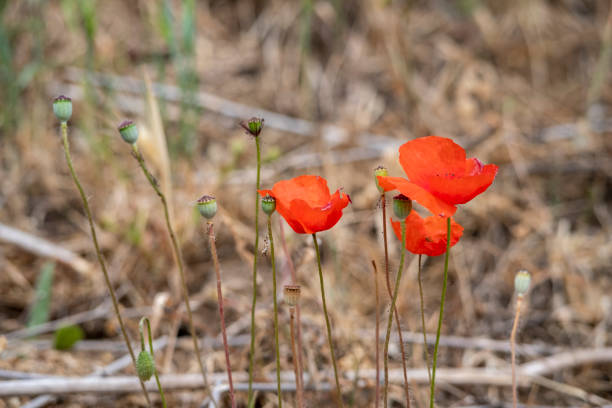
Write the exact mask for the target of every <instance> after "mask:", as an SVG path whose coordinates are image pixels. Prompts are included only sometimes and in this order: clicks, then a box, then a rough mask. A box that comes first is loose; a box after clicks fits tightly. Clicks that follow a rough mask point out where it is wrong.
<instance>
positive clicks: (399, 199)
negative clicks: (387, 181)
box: [393, 194, 412, 221]
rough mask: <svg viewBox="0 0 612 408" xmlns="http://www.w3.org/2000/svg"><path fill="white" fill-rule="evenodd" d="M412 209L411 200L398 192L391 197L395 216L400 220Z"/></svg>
mask: <svg viewBox="0 0 612 408" xmlns="http://www.w3.org/2000/svg"><path fill="white" fill-rule="evenodd" d="M410 211H412V200H411V199H409V198H408V197H406V196H405V195H403V194H398V195H396V196H395V197H393V212H394V213H395V217H397V219H399V220H400V221H403V220H405V219H406V217H408V215H409V214H410Z"/></svg>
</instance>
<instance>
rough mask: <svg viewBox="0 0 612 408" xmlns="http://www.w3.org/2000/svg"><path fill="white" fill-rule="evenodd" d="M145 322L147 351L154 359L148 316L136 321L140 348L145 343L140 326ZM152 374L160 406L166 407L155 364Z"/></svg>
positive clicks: (143, 347)
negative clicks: (160, 402)
mask: <svg viewBox="0 0 612 408" xmlns="http://www.w3.org/2000/svg"><path fill="white" fill-rule="evenodd" d="M145 323H146V324H147V334H148V339H149V351H150V353H151V357H152V358H153V359H155V353H154V351H153V336H152V335H151V322H149V318H148V317H143V318H142V319H140V322H139V323H138V329H139V331H140V347H141V349H142V350H143V351H144V349H145V343H144V335H143V333H142V331H143V330H142V326H143V324H145ZM153 375H154V376H155V382H156V383H157V389H158V390H159V396H160V397H161V400H162V407H163V408H166V396H165V395H164V390H163V389H162V385H161V382H160V381H159V375H157V367H156V366H155V370H153Z"/></svg>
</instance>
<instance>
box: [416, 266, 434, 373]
mask: <svg viewBox="0 0 612 408" xmlns="http://www.w3.org/2000/svg"><path fill="white" fill-rule="evenodd" d="M421 256H422V255H421V254H419V274H418V281H419V296H420V297H421V327H422V328H423V354H424V356H425V364H427V377H428V378H429V383H431V368H430V366H429V350H428V349H427V331H426V330H425V300H424V298H423V281H422V280H421Z"/></svg>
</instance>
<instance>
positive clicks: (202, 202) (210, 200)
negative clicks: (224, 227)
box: [197, 195, 217, 220]
mask: <svg viewBox="0 0 612 408" xmlns="http://www.w3.org/2000/svg"><path fill="white" fill-rule="evenodd" d="M197 205H198V211H200V214H201V215H202V217H204V218H206V219H208V220H210V219H212V218H213V217H214V216H215V214H217V200H216V199H215V197H213V196H209V195H204V196H202V197H201V198H200V199H199V200H198V204H197Z"/></svg>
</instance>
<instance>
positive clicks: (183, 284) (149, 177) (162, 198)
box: [132, 144, 214, 403]
mask: <svg viewBox="0 0 612 408" xmlns="http://www.w3.org/2000/svg"><path fill="white" fill-rule="evenodd" d="M132 155H133V156H134V157H135V158H136V160H137V161H138V164H139V165H140V168H141V169H142V172H143V173H144V175H145V177H146V178H147V180H148V181H149V184H151V187H153V190H155V192H156V193H157V195H158V197H159V199H160V201H161V203H162V207H163V208H164V217H165V219H166V227H167V229H168V234H169V235H170V240H171V241H172V249H173V250H174V257H175V258H176V263H177V265H178V270H179V275H180V278H181V289H182V293H183V302H184V303H185V309H186V310H187V319H188V320H189V331H190V332H191V339H192V340H193V349H194V350H195V353H196V357H197V359H196V360H197V361H198V366H199V367H200V372H201V373H202V378H203V379H204V388H205V389H206V392H207V393H208V394H210V388H209V386H208V376H207V375H206V370H205V369H204V364H203V363H202V356H201V355H200V346H199V342H198V338H197V335H196V331H195V325H194V324H193V313H192V312H191V306H190V305H189V292H188V290H187V282H186V280H185V270H184V266H183V255H182V253H181V250H180V248H179V245H178V241H177V239H176V236H175V234H174V229H173V228H172V223H171V221H170V213H169V211H168V202H167V200H166V196H165V195H164V193H163V192H162V191H161V189H160V188H159V185H158V184H157V180H155V177H153V175H152V174H151V172H149V169H148V168H147V165H146V163H145V161H144V158H143V157H142V154H140V151H139V150H138V147H137V146H136V145H135V144H133V145H132ZM211 399H212V398H211ZM213 403H214V399H213Z"/></svg>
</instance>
